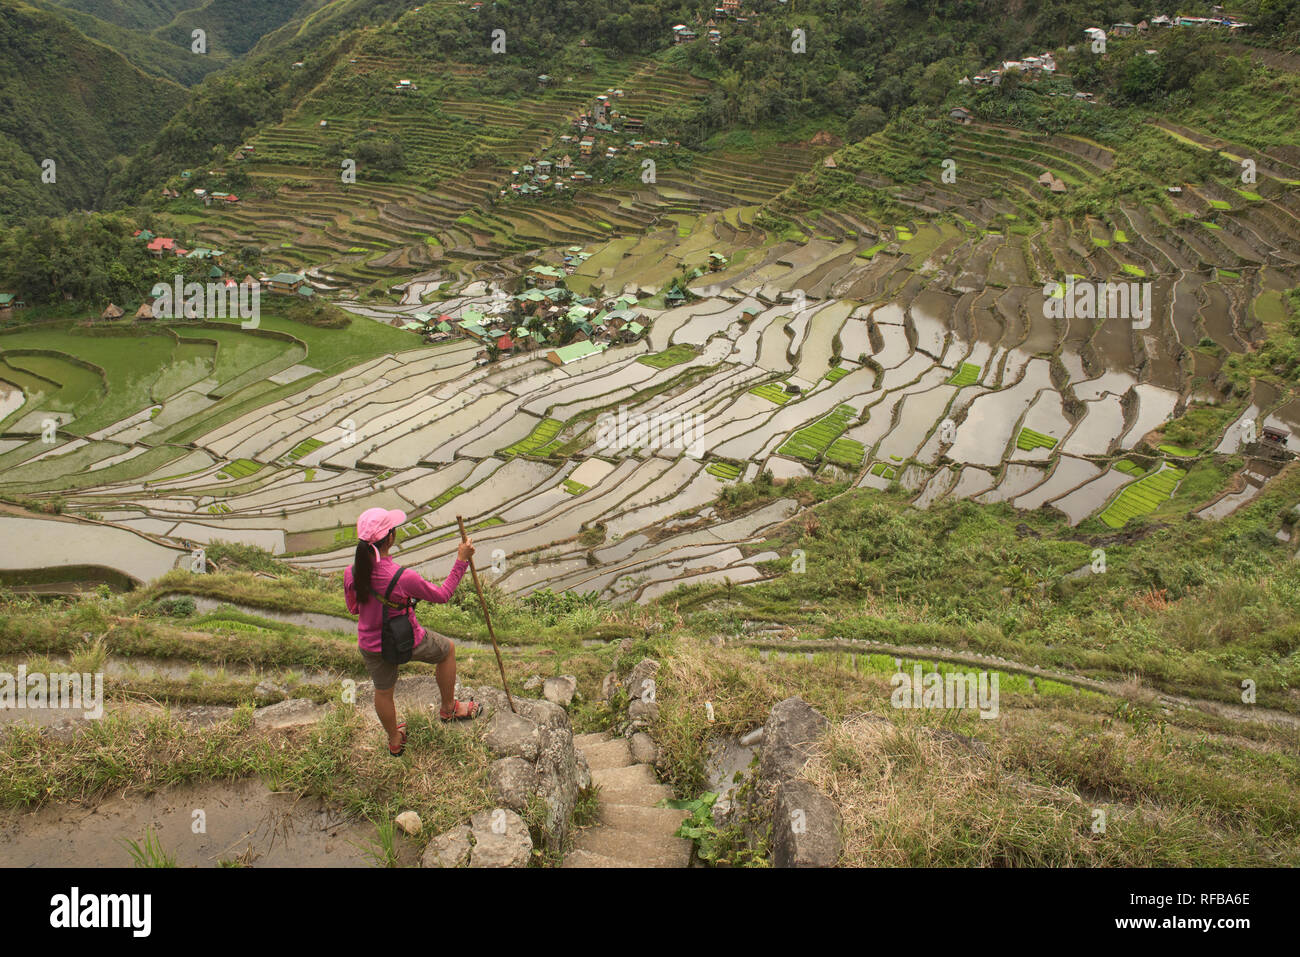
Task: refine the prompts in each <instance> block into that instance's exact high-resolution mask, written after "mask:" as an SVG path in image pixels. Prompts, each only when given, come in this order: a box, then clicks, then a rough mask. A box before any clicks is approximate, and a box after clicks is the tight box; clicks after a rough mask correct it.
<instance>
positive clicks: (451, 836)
mask: <svg viewBox="0 0 1300 957" xmlns="http://www.w3.org/2000/svg"><path fill="white" fill-rule="evenodd" d="M470 833H471V832H470V829H469V828H468V827H466V826H464V825H463V824H462V825H461V826H460V827H453V828H452V829H451V830H450V831H446V832H444V833H442V834H439V835H438V836H437V837H435V838H434V839H433V840H432V841H430V842H429V846H428V847H426V848H425V849H424V856H423V857H422V858H420V866H421V867H464V866H465V865H466V864H468V863H469V852H470V851H471V850H472V849H473V844H471V843H470Z"/></svg>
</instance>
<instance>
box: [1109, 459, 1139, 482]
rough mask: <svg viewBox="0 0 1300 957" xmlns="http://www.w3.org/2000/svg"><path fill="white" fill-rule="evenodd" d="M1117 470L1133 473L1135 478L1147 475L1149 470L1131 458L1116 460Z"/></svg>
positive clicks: (1128, 473) (1126, 473)
mask: <svg viewBox="0 0 1300 957" xmlns="http://www.w3.org/2000/svg"><path fill="white" fill-rule="evenodd" d="M1115 470H1116V471H1117V472H1123V473H1124V474H1125V475H1131V476H1133V477H1134V478H1141V477H1142V476H1143V475H1146V472H1147V470H1146V469H1144V468H1143V467H1142V466H1140V465H1138V464H1137V463H1136V462H1133V461H1130V460H1129V459H1120V460H1119V461H1118V462H1116V463H1115Z"/></svg>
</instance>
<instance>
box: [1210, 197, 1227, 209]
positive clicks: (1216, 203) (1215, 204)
mask: <svg viewBox="0 0 1300 957" xmlns="http://www.w3.org/2000/svg"><path fill="white" fill-rule="evenodd" d="M1210 208H1211V209H1232V204H1231V203H1229V202H1226V201H1225V200H1222V199H1212V200H1210Z"/></svg>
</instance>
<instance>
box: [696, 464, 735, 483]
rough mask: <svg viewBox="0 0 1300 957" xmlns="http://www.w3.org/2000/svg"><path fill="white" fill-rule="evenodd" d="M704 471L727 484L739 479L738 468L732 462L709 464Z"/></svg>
mask: <svg viewBox="0 0 1300 957" xmlns="http://www.w3.org/2000/svg"><path fill="white" fill-rule="evenodd" d="M704 471H706V472H708V473H709V474H710V475H715V476H717V477H718V478H720V479H723V480H724V481H727V482H731V481H734V480H735V479H738V478H740V466H739V465H736V464H734V463H732V462H710V463H709V464H708V465H706V466H705V467H704Z"/></svg>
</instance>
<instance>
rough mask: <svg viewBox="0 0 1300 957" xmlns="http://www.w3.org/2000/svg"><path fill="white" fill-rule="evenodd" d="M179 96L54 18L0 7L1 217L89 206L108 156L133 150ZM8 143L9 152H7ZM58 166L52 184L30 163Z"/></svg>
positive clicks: (103, 180)
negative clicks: (50, 162) (48, 160)
mask: <svg viewBox="0 0 1300 957" xmlns="http://www.w3.org/2000/svg"><path fill="white" fill-rule="evenodd" d="M183 100H184V91H183V90H182V89H181V88H180V87H179V86H177V85H176V84H174V83H172V82H170V81H167V80H162V79H158V78H157V77H152V76H147V75H145V74H144V73H142V72H141V71H140V70H138V69H137V68H136V67H134V66H132V65H131V64H130V63H129V62H128V61H127V60H126V59H124V58H123V57H122V56H121V55H120V54H118V53H116V52H114V51H113V50H111V49H109V48H108V47H105V46H103V45H101V44H99V43H96V42H94V41H92V40H90V39H87V38H86V37H85V36H83V35H81V34H80V33H78V32H77V31H76V30H75V29H74V28H72V27H71V26H70V25H69V24H68V23H67V22H66V21H64V20H62V19H61V18H59V17H58V16H57V15H55V14H52V13H49V12H45V11H41V10H37V9H35V8H33V7H30V6H27V5H26V4H22V3H16V2H10V0H5V2H3V3H0V104H3V108H0V142H6V143H8V144H11V145H9V146H6V147H5V148H4V150H3V152H0V183H4V185H5V187H6V188H4V189H0V221H2V220H4V219H7V218H13V217H19V216H26V215H31V214H34V213H35V214H39V213H48V212H52V211H54V210H68V209H77V208H86V207H90V206H93V205H94V204H95V203H96V202H97V201H98V199H99V197H100V195H101V193H102V191H103V189H104V186H105V183H106V182H107V178H108V168H109V167H110V165H111V163H112V160H113V159H114V158H115V157H117V156H121V155H125V154H127V153H133V152H135V151H136V150H137V149H138V148H139V146H140V144H141V143H143V142H146V141H147V140H149V139H150V138H151V137H152V136H153V134H154V132H155V131H156V130H157V129H158V128H159V127H160V126H161V125H162V124H163V123H164V122H165V121H166V119H167V117H168V116H170V115H171V114H172V113H173V112H174V111H175V110H176V109H177V108H179V106H180V105H181V103H182V102H183ZM15 147H17V148H15ZM46 158H53V159H55V161H56V163H57V182H56V183H53V184H45V183H42V182H41V181H40V176H39V167H38V164H39V163H40V162H41V161H43V160H44V159H46Z"/></svg>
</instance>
